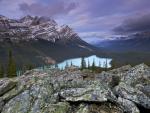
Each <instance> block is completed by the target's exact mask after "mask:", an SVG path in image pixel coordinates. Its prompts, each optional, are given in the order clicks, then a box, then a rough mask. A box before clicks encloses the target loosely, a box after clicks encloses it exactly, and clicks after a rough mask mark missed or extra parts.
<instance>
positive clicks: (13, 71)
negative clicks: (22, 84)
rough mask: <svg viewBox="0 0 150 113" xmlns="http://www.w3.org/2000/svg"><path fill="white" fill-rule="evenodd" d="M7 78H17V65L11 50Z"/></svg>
mask: <svg viewBox="0 0 150 113" xmlns="http://www.w3.org/2000/svg"><path fill="white" fill-rule="evenodd" d="M7 76H8V77H15V76H17V73H16V63H15V61H14V59H13V56H12V51H11V50H9V57H8V69H7Z"/></svg>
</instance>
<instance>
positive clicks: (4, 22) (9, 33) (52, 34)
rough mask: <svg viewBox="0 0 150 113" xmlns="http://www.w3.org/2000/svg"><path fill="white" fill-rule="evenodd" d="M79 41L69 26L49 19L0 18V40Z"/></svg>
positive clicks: (26, 17)
mask: <svg viewBox="0 0 150 113" xmlns="http://www.w3.org/2000/svg"><path fill="white" fill-rule="evenodd" d="M72 38H73V39H79V36H78V35H77V33H75V32H74V31H73V30H72V29H71V28H70V27H69V26H67V25H63V26H59V25H58V24H57V23H56V22H55V21H54V20H52V19H50V18H48V17H32V16H29V15H28V16H25V17H23V18H21V19H19V20H14V19H9V18H7V17H4V16H0V39H1V40H5V39H10V40H14V41H19V40H30V39H34V40H37V39H44V40H47V41H50V42H56V40H70V39H72Z"/></svg>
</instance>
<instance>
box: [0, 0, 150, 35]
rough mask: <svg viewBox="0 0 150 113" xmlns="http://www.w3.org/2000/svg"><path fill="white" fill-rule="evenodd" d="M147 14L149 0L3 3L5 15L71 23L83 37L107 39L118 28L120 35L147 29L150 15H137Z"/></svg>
mask: <svg viewBox="0 0 150 113" xmlns="http://www.w3.org/2000/svg"><path fill="white" fill-rule="evenodd" d="M148 12H150V0H0V14H2V15H4V16H7V17H10V18H20V17H22V16H25V15H28V14H29V15H34V16H36V15H37V16H49V17H52V18H54V19H55V20H56V21H57V22H58V23H59V24H68V25H69V26H71V27H72V28H73V29H75V31H77V32H78V33H79V34H82V35H81V37H82V36H84V37H100V38H103V37H108V35H112V34H113V32H112V29H113V28H115V27H116V26H119V25H120V26H119V27H117V28H115V30H114V31H115V32H117V33H119V32H122V33H124V32H126V33H127V32H136V31H143V30H146V29H148V28H149V23H150V22H149V20H150V19H148V18H149V16H145V17H144V16H139V17H138V18H137V16H136V15H139V14H148ZM131 17H135V18H134V19H129V18H131ZM140 17H141V18H140ZM136 18H137V19H136ZM124 20H126V21H124ZM123 21H124V23H122V22H123Z"/></svg>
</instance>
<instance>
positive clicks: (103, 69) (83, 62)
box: [80, 57, 114, 73]
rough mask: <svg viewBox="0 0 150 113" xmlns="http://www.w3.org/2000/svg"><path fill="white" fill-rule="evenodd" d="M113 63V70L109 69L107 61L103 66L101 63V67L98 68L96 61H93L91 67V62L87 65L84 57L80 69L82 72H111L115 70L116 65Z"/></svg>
mask: <svg viewBox="0 0 150 113" xmlns="http://www.w3.org/2000/svg"><path fill="white" fill-rule="evenodd" d="M112 63H113V61H112V62H111V68H109V67H108V62H107V59H106V61H105V62H104V64H101V62H99V65H98V66H96V64H95V60H94V59H93V62H92V65H90V62H89V61H88V64H87V63H86V61H85V58H84V57H82V59H81V67H80V69H81V70H84V69H88V70H91V71H92V72H96V73H100V72H102V71H107V70H110V69H112V68H114V65H113V64H112ZM102 65H103V66H102Z"/></svg>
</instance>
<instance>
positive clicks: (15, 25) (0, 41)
mask: <svg viewBox="0 0 150 113" xmlns="http://www.w3.org/2000/svg"><path fill="white" fill-rule="evenodd" d="M9 49H12V51H13V52H14V57H15V59H16V61H17V62H19V63H20V62H23V63H26V62H28V63H30V62H33V63H37V62H38V64H39V65H40V64H43V63H44V64H45V60H44V61H43V59H45V58H50V59H53V60H54V61H62V60H64V59H66V58H70V57H71V58H72V57H79V56H82V55H83V56H85V55H89V54H92V52H93V51H94V49H95V48H94V47H93V46H91V45H90V44H88V43H86V42H85V41H83V40H82V39H81V38H80V37H79V36H78V34H77V33H76V32H74V30H73V29H72V28H70V27H69V26H68V25H62V26H59V25H58V24H57V23H56V21H55V20H53V19H50V18H48V17H37V16H35V17H32V16H29V15H27V16H25V17H23V18H21V19H18V20H15V19H9V18H7V17H4V16H0V61H1V62H4V64H5V63H6V61H7V59H6V58H7V56H8V55H7V52H8V50H9ZM60 56H61V57H60ZM22 59H24V60H25V62H24V61H22ZM21 64H22V63H21Z"/></svg>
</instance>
